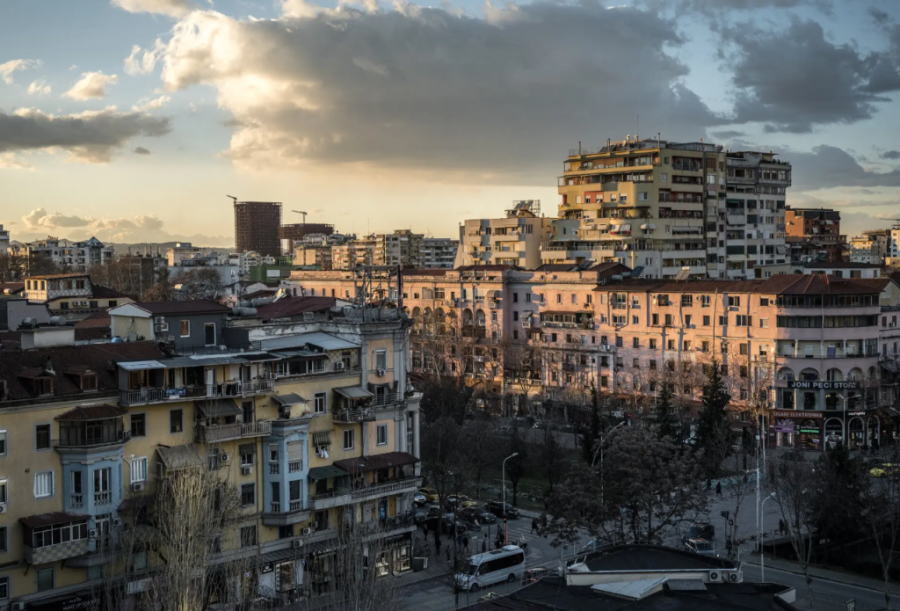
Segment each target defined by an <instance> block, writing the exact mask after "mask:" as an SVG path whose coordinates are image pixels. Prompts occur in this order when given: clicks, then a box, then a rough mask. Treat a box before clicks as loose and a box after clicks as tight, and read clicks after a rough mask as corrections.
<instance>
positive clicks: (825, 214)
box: [785, 207, 847, 261]
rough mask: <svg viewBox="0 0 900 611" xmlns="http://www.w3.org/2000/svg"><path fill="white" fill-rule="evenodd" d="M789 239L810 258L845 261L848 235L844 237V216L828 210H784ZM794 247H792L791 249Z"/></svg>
mask: <svg viewBox="0 0 900 611" xmlns="http://www.w3.org/2000/svg"><path fill="white" fill-rule="evenodd" d="M785 223H786V226H787V240H788V242H790V243H791V244H792V245H799V246H800V248H801V249H802V250H801V252H803V253H807V256H816V257H818V258H820V259H822V260H824V261H842V260H843V258H844V243H845V242H846V241H847V236H845V235H841V213H840V212H839V211H837V210H830V209H825V208H790V207H788V208H787V210H786V211H785ZM792 248H793V246H792Z"/></svg>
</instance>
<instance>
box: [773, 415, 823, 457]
mask: <svg viewBox="0 0 900 611" xmlns="http://www.w3.org/2000/svg"><path fill="white" fill-rule="evenodd" d="M823 415H824V414H822V413H821V412H801V411H794V410H776V411H775V412H773V413H772V419H773V420H774V422H775V425H774V428H775V436H776V440H777V441H776V443H777V445H778V446H779V447H788V448H790V447H797V448H800V449H803V450H821V449H822V448H823V447H824V445H823V442H824V432H823V431H824V422H823Z"/></svg>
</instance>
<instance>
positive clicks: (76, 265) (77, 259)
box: [27, 237, 115, 271]
mask: <svg viewBox="0 0 900 611" xmlns="http://www.w3.org/2000/svg"><path fill="white" fill-rule="evenodd" d="M27 249H28V250H27V252H28V259H29V261H32V262H35V261H37V260H39V259H43V260H46V261H52V262H53V263H54V264H55V265H57V266H59V267H67V268H69V269H71V270H73V271H87V270H88V269H90V267H91V266H92V265H102V264H104V263H108V262H109V261H111V260H112V258H113V256H114V255H115V251H114V249H113V247H112V246H105V245H104V244H103V242H101V241H100V240H98V239H97V238H90V239H89V240H85V241H83V242H72V241H70V240H65V239H62V240H60V239H58V238H51V237H48V238H47V239H45V240H38V241H36V242H29V243H28V244H27Z"/></svg>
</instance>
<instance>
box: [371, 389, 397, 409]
mask: <svg viewBox="0 0 900 611" xmlns="http://www.w3.org/2000/svg"><path fill="white" fill-rule="evenodd" d="M398 401H400V393H396V392H386V393H382V394H377V395H375V396H374V397H372V402H371V404H370V405H372V407H384V406H385V405H391V404H393V403H397V402H398Z"/></svg>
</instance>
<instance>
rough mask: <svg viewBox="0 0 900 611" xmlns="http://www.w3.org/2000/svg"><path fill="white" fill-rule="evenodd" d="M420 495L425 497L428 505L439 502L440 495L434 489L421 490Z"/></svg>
mask: <svg viewBox="0 0 900 611" xmlns="http://www.w3.org/2000/svg"><path fill="white" fill-rule="evenodd" d="M419 494H421V495H422V496H424V497H425V501H426V502H428V503H437V502H438V498H439V497H438V493H437V490H435V489H434V488H419Z"/></svg>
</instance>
